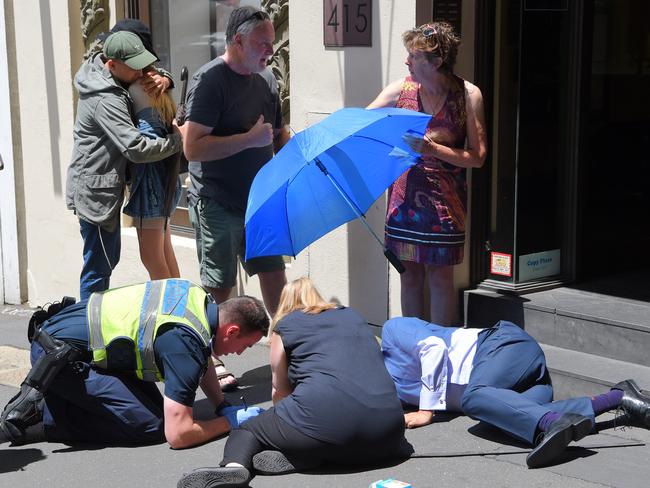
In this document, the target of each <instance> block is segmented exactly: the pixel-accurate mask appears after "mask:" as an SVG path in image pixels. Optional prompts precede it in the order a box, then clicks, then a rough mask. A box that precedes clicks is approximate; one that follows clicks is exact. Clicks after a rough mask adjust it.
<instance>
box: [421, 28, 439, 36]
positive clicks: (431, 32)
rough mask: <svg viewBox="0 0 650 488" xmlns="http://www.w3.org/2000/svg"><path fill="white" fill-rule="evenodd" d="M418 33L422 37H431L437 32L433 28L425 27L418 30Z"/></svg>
mask: <svg viewBox="0 0 650 488" xmlns="http://www.w3.org/2000/svg"><path fill="white" fill-rule="evenodd" d="M420 32H421V33H422V35H423V36H424V37H431V36H435V35H437V34H438V31H437V29H436V28H435V27H431V26H425V27H422V28H421V29H420Z"/></svg>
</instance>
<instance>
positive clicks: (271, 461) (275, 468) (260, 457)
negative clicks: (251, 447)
mask: <svg viewBox="0 0 650 488" xmlns="http://www.w3.org/2000/svg"><path fill="white" fill-rule="evenodd" d="M253 469H254V470H255V472H256V473H259V474H264V475H267V476H268V475H274V474H289V473H295V472H296V468H295V466H294V465H293V464H292V463H291V461H289V460H288V459H287V457H286V456H285V455H284V454H282V453H281V452H280V451H262V452H258V453H257V454H255V456H253Z"/></svg>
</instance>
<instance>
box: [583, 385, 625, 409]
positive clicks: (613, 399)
mask: <svg viewBox="0 0 650 488" xmlns="http://www.w3.org/2000/svg"><path fill="white" fill-rule="evenodd" d="M622 398H623V390H609V391H608V392H607V393H603V394H601V395H597V396H595V397H591V406H592V408H593V409H594V414H595V415H600V414H601V413H603V412H607V411H608V410H612V409H614V408H616V407H618V406H619V405H620V404H621V399H622Z"/></svg>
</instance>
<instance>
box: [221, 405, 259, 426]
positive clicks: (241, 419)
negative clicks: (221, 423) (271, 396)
mask: <svg viewBox="0 0 650 488" xmlns="http://www.w3.org/2000/svg"><path fill="white" fill-rule="evenodd" d="M263 411H264V409H263V408H259V407H248V408H245V407H242V406H236V405H232V406H229V407H224V408H222V409H221V410H219V415H220V416H222V417H226V419H227V420H228V423H229V424H230V428H231V429H236V428H238V427H241V426H242V424H244V423H245V422H247V421H248V420H250V419H252V418H253V417H257V416H258V415H259V414H261V413H262V412H263Z"/></svg>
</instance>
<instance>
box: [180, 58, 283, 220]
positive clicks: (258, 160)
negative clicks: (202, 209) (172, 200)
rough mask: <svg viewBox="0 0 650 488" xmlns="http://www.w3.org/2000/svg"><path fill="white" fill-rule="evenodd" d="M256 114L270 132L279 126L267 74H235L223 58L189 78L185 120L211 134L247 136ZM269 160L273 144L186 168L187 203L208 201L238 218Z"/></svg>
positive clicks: (270, 75)
mask: <svg viewBox="0 0 650 488" xmlns="http://www.w3.org/2000/svg"><path fill="white" fill-rule="evenodd" d="M260 115H264V121H265V122H269V123H270V124H271V125H272V126H273V127H274V128H275V129H280V128H281V127H282V110H281V107H280V99H279V95H278V85H277V81H276V80H275V77H274V76H273V73H272V72H271V70H270V69H268V68H267V69H266V70H264V71H263V72H261V73H254V74H252V75H240V74H238V73H236V72H234V71H233V70H232V69H230V68H229V67H228V65H227V64H226V63H225V62H224V60H223V59H222V58H216V59H214V60H212V61H210V62H209V63H207V64H205V65H203V66H202V67H201V68H199V70H198V71H197V72H196V73H195V74H194V76H193V77H192V81H191V84H190V87H189V90H188V94H187V120H190V121H192V122H196V123H198V124H202V125H205V126H207V127H212V128H213V130H212V135H215V136H231V135H234V134H243V133H245V132H248V131H249V130H250V129H251V127H253V126H254V125H255V123H256V122H257V120H258V118H259V116H260ZM272 157H273V144H269V145H268V146H265V147H259V148H250V149H245V150H243V151H241V152H238V153H236V154H233V155H232V156H229V157H227V158H224V159H220V160H217V161H204V162H195V161H192V162H190V164H189V172H190V180H191V182H192V184H191V185H190V188H189V199H190V203H191V204H195V203H196V201H197V200H198V198H199V197H207V198H212V199H213V200H215V201H216V202H218V203H219V204H220V205H221V206H223V207H225V208H227V209H228V210H230V211H232V212H235V213H238V214H241V215H243V214H244V212H245V211H246V203H247V201H248V193H249V191H250V187H251V184H252V183H253V179H254V178H255V175H256V174H257V172H258V171H259V170H260V168H261V167H262V166H264V164H265V163H266V162H267V161H268V160H269V159H271V158H272Z"/></svg>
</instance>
